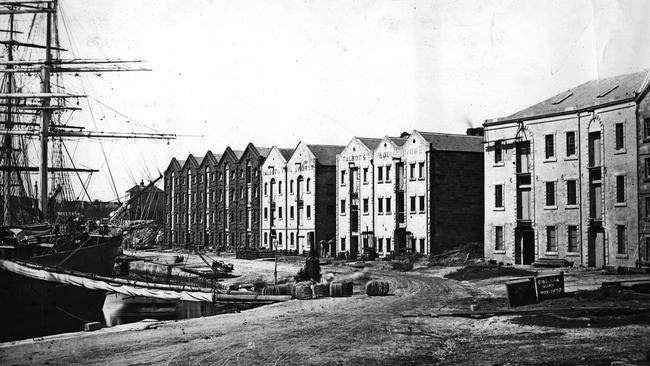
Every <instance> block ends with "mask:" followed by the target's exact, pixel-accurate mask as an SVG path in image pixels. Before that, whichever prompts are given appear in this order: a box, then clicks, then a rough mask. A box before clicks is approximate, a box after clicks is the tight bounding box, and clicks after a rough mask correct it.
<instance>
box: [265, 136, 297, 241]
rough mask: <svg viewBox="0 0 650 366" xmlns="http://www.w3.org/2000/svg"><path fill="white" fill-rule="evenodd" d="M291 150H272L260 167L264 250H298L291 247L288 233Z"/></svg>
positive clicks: (274, 148) (275, 148)
mask: <svg viewBox="0 0 650 366" xmlns="http://www.w3.org/2000/svg"><path fill="white" fill-rule="evenodd" d="M292 152H293V150H292V149H280V148H277V147H275V146H274V147H272V148H271V151H270V152H269V155H268V156H267V157H266V160H264V163H263V164H262V167H261V174H262V188H261V193H262V197H261V202H260V205H261V210H260V212H261V216H262V217H261V218H260V220H261V223H262V225H261V238H262V247H264V248H268V249H272V248H274V245H275V244H277V248H278V250H295V245H294V246H293V247H290V246H289V245H288V241H287V240H286V239H287V237H288V233H287V219H288V217H289V214H288V212H287V209H286V207H287V206H288V205H287V197H288V195H287V185H286V182H287V160H289V159H290V158H291V153H292Z"/></svg>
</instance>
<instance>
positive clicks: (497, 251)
mask: <svg viewBox="0 0 650 366" xmlns="http://www.w3.org/2000/svg"><path fill="white" fill-rule="evenodd" d="M492 254H506V251H505V250H493V251H492Z"/></svg>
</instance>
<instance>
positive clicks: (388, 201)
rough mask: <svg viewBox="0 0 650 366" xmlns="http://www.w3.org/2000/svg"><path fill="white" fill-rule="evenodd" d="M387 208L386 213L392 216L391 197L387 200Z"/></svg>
mask: <svg viewBox="0 0 650 366" xmlns="http://www.w3.org/2000/svg"><path fill="white" fill-rule="evenodd" d="M385 208H386V213H387V214H390V212H391V211H390V210H391V208H390V197H388V198H386V207H385Z"/></svg>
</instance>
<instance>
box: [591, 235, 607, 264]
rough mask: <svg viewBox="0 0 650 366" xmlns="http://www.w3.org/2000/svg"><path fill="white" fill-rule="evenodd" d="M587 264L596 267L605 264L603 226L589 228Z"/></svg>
mask: <svg viewBox="0 0 650 366" xmlns="http://www.w3.org/2000/svg"><path fill="white" fill-rule="evenodd" d="M587 266H588V267H595V268H603V267H604V266H605V231H604V230H603V228H602V227H597V228H591V229H589V242H588V243H587Z"/></svg>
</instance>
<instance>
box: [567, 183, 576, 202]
mask: <svg viewBox="0 0 650 366" xmlns="http://www.w3.org/2000/svg"><path fill="white" fill-rule="evenodd" d="M566 204H567V205H575V204H577V195H576V181H575V180H567V181H566Z"/></svg>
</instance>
